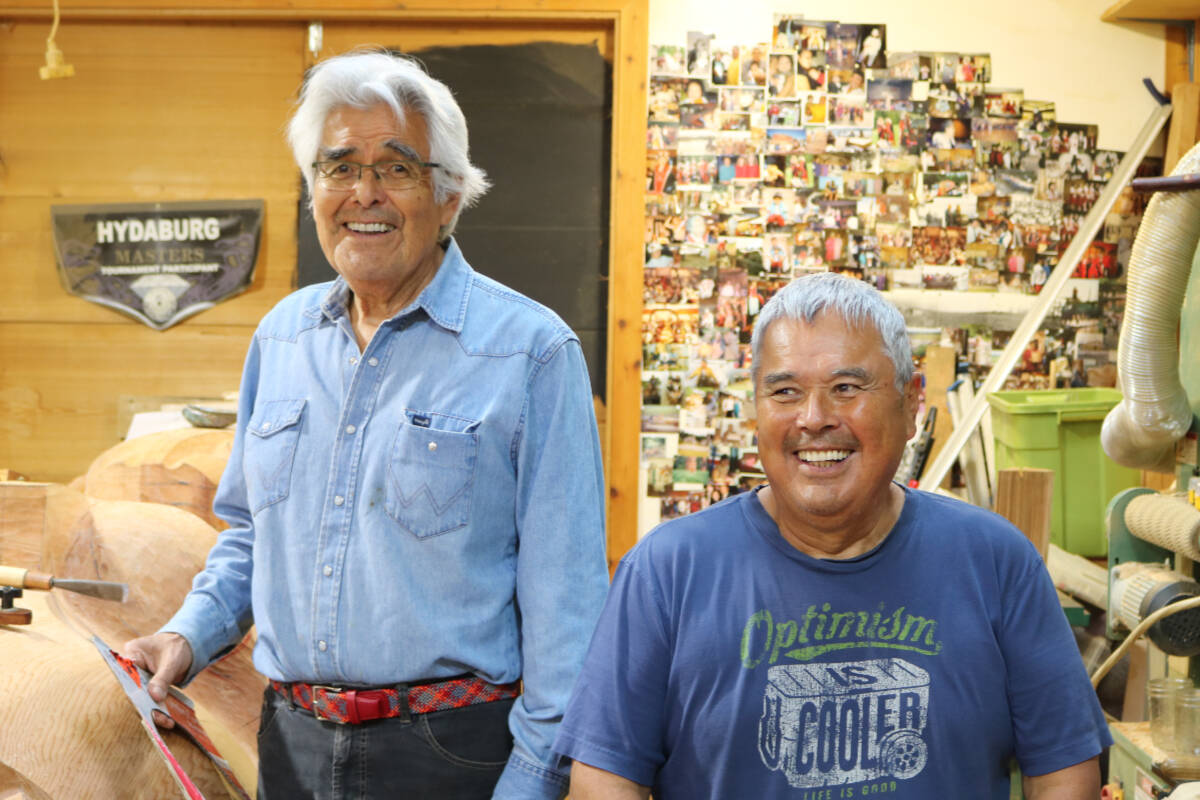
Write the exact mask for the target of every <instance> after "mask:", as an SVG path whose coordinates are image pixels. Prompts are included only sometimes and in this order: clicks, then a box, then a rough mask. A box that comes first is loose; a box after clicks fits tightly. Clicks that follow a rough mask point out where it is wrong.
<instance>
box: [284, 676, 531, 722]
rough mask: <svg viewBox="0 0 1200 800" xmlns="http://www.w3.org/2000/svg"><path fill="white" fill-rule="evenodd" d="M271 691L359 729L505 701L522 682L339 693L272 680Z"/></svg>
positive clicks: (470, 681) (454, 681)
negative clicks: (368, 724) (373, 722)
mask: <svg viewBox="0 0 1200 800" xmlns="http://www.w3.org/2000/svg"><path fill="white" fill-rule="evenodd" d="M271 688H272V689H274V690H275V691H276V692H278V693H279V694H281V695H283V696H284V697H285V698H288V699H290V700H291V702H292V703H294V704H295V705H298V706H300V707H301V708H303V709H305V710H306V711H311V712H312V714H313V716H315V717H316V718H317V719H324V720H329V721H330V722H338V723H342V724H345V725H358V724H359V723H362V722H370V721H371V720H374V719H390V718H393V717H402V716H405V715H406V714H428V713H429V712H431V711H445V710H447V709H451V708H463V707H464V706H473V705H476V704H478V703H491V702H494V701H496V700H507V699H508V698H510V697H516V696H517V695H519V694H520V693H521V682H520V681H514V682H513V683H504V684H495V683H488V682H487V681H485V680H483V679H482V678H477V677H474V676H472V677H469V678H451V679H449V680H444V681H436V682H434V683H422V684H416V685H413V686H408V687H399V686H398V687H389V688H386V689H341V688H338V687H334V686H321V685H318V684H311V683H281V682H280V681H274V680H273V681H271ZM405 699H407V703H405ZM406 705H407V708H405V706H406Z"/></svg>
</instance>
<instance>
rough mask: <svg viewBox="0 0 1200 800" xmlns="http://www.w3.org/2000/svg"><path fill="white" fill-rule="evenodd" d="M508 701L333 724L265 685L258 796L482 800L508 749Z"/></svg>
mask: <svg viewBox="0 0 1200 800" xmlns="http://www.w3.org/2000/svg"><path fill="white" fill-rule="evenodd" d="M514 702H515V700H512V699H509V700H498V701H496V702H494V703H480V704H479V705H474V706H466V707H464V708H454V709H450V710H448V711H435V712H432V713H429V714H420V715H415V716H412V717H410V718H408V719H404V718H401V717H397V718H395V719H382V720H374V721H372V722H365V723H362V724H361V725H341V724H338V723H336V722H326V721H324V720H319V719H317V718H316V717H314V716H312V714H311V713H309V712H307V711H305V710H304V709H302V708H299V707H290V706H289V705H288V701H287V700H286V699H285V698H283V697H282V696H281V695H279V694H278V693H276V692H275V691H274V690H272V689H271V687H269V686H268V687H267V690H266V692H265V694H264V697H263V709H262V721H261V723H260V724H259V729H258V800H305V798H312V800H352V799H353V800H360V798H361V799H362V800H367V799H368V798H414V799H415V800H421V798H436V799H437V800H476V799H477V798H478V800H488V798H490V797H491V796H492V790H493V789H494V788H495V786H496V782H497V781H498V780H499V779H500V773H501V772H503V770H504V765H505V763H506V762H507V760H508V753H509V751H510V750H511V749H512V735H511V734H510V733H509V730H508V713H509V711H510V710H511V709H512V704H513V703H514Z"/></svg>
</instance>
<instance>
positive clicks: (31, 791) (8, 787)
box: [0, 761, 54, 800]
mask: <svg viewBox="0 0 1200 800" xmlns="http://www.w3.org/2000/svg"><path fill="white" fill-rule="evenodd" d="M0 800H54V798H52V797H51V796H50V795H48V794H46V793H45V792H44V791H42V789H40V788H39V787H38V786H37V784H35V783H34V782H33V781H31V780H29V778H27V777H25V776H24V775H22V774H21V773H19V772H17V771H16V770H15V769H13V768H12V767H10V766H8V765H7V764H5V763H4V762H3V761H0Z"/></svg>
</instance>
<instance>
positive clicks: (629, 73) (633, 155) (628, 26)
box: [604, 0, 649, 566]
mask: <svg viewBox="0 0 1200 800" xmlns="http://www.w3.org/2000/svg"><path fill="white" fill-rule="evenodd" d="M614 53H615V58H614V59H613V133H612V199H611V202H612V206H611V208H612V211H611V215H610V218H609V226H610V235H609V266H610V270H611V271H610V273H609V275H610V280H609V284H610V286H609V296H608V398H607V405H608V425H607V426H606V434H607V436H608V442H607V444H606V446H605V448H604V450H605V453H607V454H608V465H607V471H606V474H607V475H608V498H609V499H608V556H609V563H610V566H611V565H613V564H615V562H616V561H617V560H619V559H620V557H621V556H622V555H624V554H625V552H626V551H627V550H628V549H629V548H630V547H632V546H633V545H634V543H635V542H636V541H637V527H638V525H637V518H638V513H637V512H638V462H639V460H640V454H639V441H638V439H639V436H638V434H639V432H640V431H641V396H642V395H641V385H642V343H641V327H642V260H643V254H642V246H643V245H642V225H643V222H642V217H643V214H644V195H645V191H644V190H645V186H644V184H645V176H644V172H645V149H646V75H647V74H648V63H647V60H648V58H649V25H648V20H647V2H646V0H628V1H627V2H626V3H624V5H623V7H622V9H621V11H620V14H619V16H618V17H617V20H616V30H615V31H614Z"/></svg>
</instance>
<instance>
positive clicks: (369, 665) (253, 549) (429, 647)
mask: <svg viewBox="0 0 1200 800" xmlns="http://www.w3.org/2000/svg"><path fill="white" fill-rule="evenodd" d="M349 298H350V290H349V288H348V286H347V285H346V283H345V282H344V281H343V280H342V279H341V278H338V279H337V280H335V281H333V282H332V283H326V284H320V285H316V286H309V287H307V288H304V289H301V290H300V291H297V292H295V293H293V294H292V295H290V296H288V297H286V298H284V300H282V301H281V302H280V303H279V304H278V305H277V306H276V307H275V308H274V309H273V310H272V311H271V312H270V313H269V314H267V316H266V317H265V318H264V319H263V320H262V322H261V323H260V325H259V327H258V330H257V331H256V333H255V335H254V339H253V342H252V343H251V345H250V350H249V354H248V355H247V357H246V364H245V369H244V372H243V375H242V384H241V394H240V397H239V403H238V427H237V432H236V435H235V438H234V443H233V451H232V453H231V454H230V458H229V463H228V465H227V467H226V469H225V473H224V476H223V477H222V478H221V484H220V487H219V488H218V491H217V495H216V499H215V501H214V508H215V510H216V512H217V514H218V515H219V516H220V517H221V518H222V519H224V520H226V521H227V522H228V523H229V525H230V527H229V529H228V530H226V531H224V532H222V533H221V534H220V536H219V538H218V540H217V544H216V545H215V546H214V548H213V550H212V551H211V553H210V554H209V557H208V562H207V565H206V567H205V569H204V571H203V572H201V573H200V574H199V575H197V576H196V579H195V581H194V583H193V587H192V591H191V592H190V593H189V594H188V596H187V597H186V599H185V600H184V603H183V605H182V607H181V608H180V610H179V611H178V612H177V613H176V614H175V616H174V617H173V618H172V619H171V620H170V621H169V622H168V623H167V624H166V625H165V626H164V627H163V630H167V631H174V632H177V633H180V634H182V635H183V636H184V637H185V638H186V639H187V640H188V643H189V644H190V645H191V647H192V652H193V654H194V660H193V664H192V671H191V673H190V674H189V675H188V678H189V680H190V679H191V678H192V677H193V676H194V675H195V674H196V672H199V671H200V670H201V669H203V668H204V666H206V665H207V664H209V663H210V662H211V661H212V660H213V659H215V658H218V657H220V656H221V655H222V654H224V652H225V651H227V650H228V649H229V648H230V647H231V646H232V645H234V644H235V643H236V642H237V641H239V640H240V639H241V637H242V635H243V634H244V633H245V631H246V630H247V629H248V628H249V626H250V625H251V624H252V623H253V624H255V625H256V627H257V634H258V641H257V644H256V645H255V648H254V665H255V667H256V668H257V669H258V671H259V672H261V673H262V674H263V675H265V676H267V677H268V678H274V679H277V680H281V681H306V682H314V683H328V684H334V685H337V684H358V685H370V686H381V685H389V684H395V683H401V682H412V681H416V680H420V679H436V678H443V677H449V676H453V675H460V674H462V673H474V674H475V675H478V676H479V677H481V678H483V679H485V680H488V681H491V682H493V683H508V682H510V681H515V680H517V679H518V678H520V679H522V680H523V681H524V692H523V694H522V695H521V697H520V698H519V699H518V700H517V702H516V703H515V705H514V706H513V712H512V716H511V718H510V724H509V727H510V729H511V730H512V733H513V739H514V747H513V753H512V756H511V757H510V758H509V762H508V765H507V766H506V768H505V770H504V774H503V776H502V777H501V779H500V783H499V785H498V786H497V789H496V793H495V797H497V798H541V797H547V798H549V797H558V796H560V795H561V794H562V793H563V792H564V791H565V789H566V772H565V771H564V770H563V769H562V768H561V767H560V766H559V765H558V764H557V763H556V761H555V757H554V756H553V755H552V754H551V749H550V748H551V744H552V742H553V740H554V736H555V732H556V730H557V727H558V723H559V720H560V719H561V717H562V713H563V710H564V707H565V705H566V702H567V699H568V697H569V695H570V691H571V687H572V684H573V682H574V680H575V677H576V675H577V674H578V672H579V669H580V666H581V664H582V660H583V655H584V651H585V650H586V648H587V644H588V641H589V638H590V636H591V633H592V629H593V627H594V625H595V622H596V620H597V618H598V617H599V613H600V608H601V606H602V605H603V602H604V595H605V593H606V591H607V588H608V570H607V566H606V560H605V538H604V489H603V471H602V466H601V460H600V447H599V440H598V437H597V431H596V420H595V416H594V412H593V408H592V397H591V390H590V384H589V381H588V375H587V368H586V365H585V364H584V360H583V355H582V351H581V350H580V347H579V341H578V338H577V337H576V336H575V334H574V333H572V331H571V330H570V329H569V328H568V327H567V326H566V325H565V324H564V323H563V322H562V321H561V320H560V319H559V318H558V317H557V316H556V315H555V314H554V313H553V312H551V311H550V310H548V309H546V308H544V307H543V306H541V305H539V304H537V303H535V302H533V301H532V300H529V299H528V298H526V297H524V296H522V295H520V294H518V293H516V292H514V291H512V290H511V289H508V288H506V287H504V286H502V285H500V284H498V283H496V282H495V281H492V280H490V279H488V278H486V277H484V276H482V275H480V274H478V273H476V272H475V271H474V270H472V269H471V267H470V266H469V265H468V264H467V262H466V261H465V260H464V258H463V256H462V254H461V252H460V251H459V249H458V246H457V244H455V243H454V242H451V243H450V245H449V247H448V249H447V251H446V253H445V256H444V258H443V261H442V264H441V267H440V268H439V270H438V272H437V274H436V275H435V277H434V279H433V281H432V282H431V283H430V284H429V285H428V286H427V287H426V288H425V290H424V291H423V292H422V293H421V295H420V296H419V297H418V298H417V300H416V301H415V302H414V303H413V304H411V305H410V306H409V307H407V308H405V309H404V310H403V311H401V312H400V313H398V314H396V315H395V316H394V317H392V318H391V319H389V320H388V321H387V322H385V323H383V324H382V325H381V326H380V327H379V329H378V331H377V332H376V334H375V336H374V337H373V338H372V339H371V341H370V343H369V344H368V345H367V347H366V349H365V350H364V351H362V352H361V353H360V352H359V348H358V345H357V343H356V340H355V336H354V331H353V330H352V328H351V325H350V319H349V314H348V311H347V304H348V301H349Z"/></svg>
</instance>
